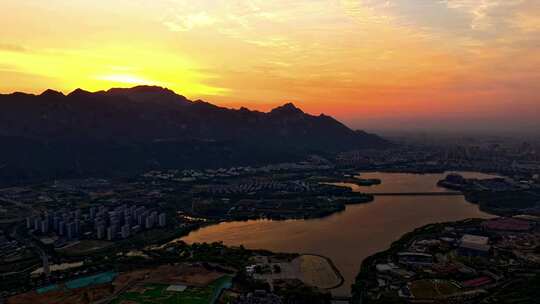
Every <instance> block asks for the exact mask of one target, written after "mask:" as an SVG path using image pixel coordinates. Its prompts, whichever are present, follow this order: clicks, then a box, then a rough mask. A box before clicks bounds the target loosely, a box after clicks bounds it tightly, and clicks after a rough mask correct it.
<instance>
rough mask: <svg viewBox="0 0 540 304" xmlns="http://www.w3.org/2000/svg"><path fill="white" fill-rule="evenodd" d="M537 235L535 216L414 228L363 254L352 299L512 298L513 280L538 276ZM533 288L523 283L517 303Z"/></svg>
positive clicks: (539, 231) (367, 302)
mask: <svg viewBox="0 0 540 304" xmlns="http://www.w3.org/2000/svg"><path fill="white" fill-rule="evenodd" d="M502 223H507V224H505V225H502ZM512 225H513V226H512ZM518 225H519V226H518ZM516 227H519V230H517V229H518V228H516ZM539 235H540V222H539V221H537V220H521V219H500V218H498V219H491V220H481V219H469V220H463V221H456V222H447V223H438V224H429V225H426V226H423V227H421V228H417V229H415V230H413V231H412V232H409V233H407V234H405V235H403V236H402V237H401V238H400V239H399V240H398V241H396V242H394V243H392V245H391V246H390V247H389V248H388V249H386V250H384V251H381V252H378V253H376V254H374V255H371V256H370V257H367V258H366V259H364V261H363V262H362V265H361V267H360V271H359V273H358V275H357V277H356V279H355V283H354V284H353V286H352V294H353V301H352V303H353V304H359V303H363V304H371V303H374V304H378V303H381V304H382V303H409V302H411V301H416V302H422V301H424V302H438V301H441V302H459V303H479V302H480V301H482V300H483V301H486V302H490V303H501V302H504V303H506V300H508V299H516V298H515V295H516V292H515V288H516V286H518V285H519V284H523V283H525V284H528V283H532V282H538V281H539V280H540V276H539V275H538V273H540V264H539V263H538V261H540V252H539V251H538V248H540V237H539ZM473 242H474V244H473ZM479 242H482V244H480V243H479ZM470 243H471V244H472V245H469V244H470ZM524 244H528V245H524ZM473 245H474V246H473ZM534 261H536V262H534ZM508 286H513V287H512V288H508ZM529 286H530V285H529ZM518 289H519V287H518ZM521 289H523V288H521ZM537 294H538V293H537V292H535V291H530V290H526V289H523V291H522V293H521V294H520V296H519V297H520V298H521V299H522V300H521V302H520V303H533V300H534V299H535V298H536V296H537ZM526 299H528V300H526Z"/></svg>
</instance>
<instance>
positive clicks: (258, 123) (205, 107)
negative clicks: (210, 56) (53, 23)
mask: <svg viewBox="0 0 540 304" xmlns="http://www.w3.org/2000/svg"><path fill="white" fill-rule="evenodd" d="M0 142H3V143H4V146H6V147H7V148H6V149H3V150H2V151H0V160H6V161H3V162H2V163H7V164H8V165H9V167H15V168H18V170H19V169H20V170H23V171H41V169H42V168H41V167H47V168H49V169H50V170H44V171H51V170H52V171H54V172H56V173H55V174H58V175H63V174H64V173H65V172H78V173H80V174H84V172H88V171H96V172H97V171H107V170H110V171H115V170H118V171H124V170H128V171H130V170H131V169H136V170H145V169H148V168H154V167H205V166H227V165H237V164H252V163H269V162H276V161H288V160H297V159H301V158H302V157H305V156H306V155H308V154H333V153H337V152H340V151H346V150H355V149H365V148H384V147H387V146H388V145H389V144H390V143H389V142H387V141H386V140H384V139H382V138H380V137H378V136H377V135H374V134H369V133H366V132H363V131H358V130H352V129H350V128H348V127H347V126H345V125H344V124H342V123H341V122H339V121H337V120H336V119H334V118H333V117H331V116H327V115H318V116H315V115H311V114H307V113H304V112H303V111H302V110H301V109H299V108H297V107H296V106H295V105H294V104H292V103H285V104H284V105H282V106H279V107H276V108H274V109H272V110H271V111H269V112H259V111H253V110H249V109H247V108H241V109H238V110H237V109H229V108H225V107H220V106H216V105H214V104H211V103H208V102H205V101H199V100H197V101H191V100H189V99H188V98H186V97H185V96H182V95H179V94H176V93H175V92H173V91H171V90H169V89H166V88H161V87H155V86H136V87H133V88H128V89H119V88H112V89H109V90H106V91H98V92H93V93H92V92H88V91H84V90H82V89H77V90H74V91H72V92H70V93H69V94H67V95H64V94H63V93H61V92H57V91H54V90H46V91H44V92H43V93H41V94H39V95H34V94H25V93H13V94H7V95H0ZM36 160H40V161H39V162H38V161H36ZM98 169H100V170H98ZM4 171H5V170H4ZM1 174H2V172H0V175H1ZM31 175H32V174H31ZM45 175H47V174H45ZM0 179H1V176H0Z"/></svg>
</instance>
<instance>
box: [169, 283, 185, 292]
mask: <svg viewBox="0 0 540 304" xmlns="http://www.w3.org/2000/svg"><path fill="white" fill-rule="evenodd" d="M186 289H187V286H186V285H171V286H169V287H167V289H166V290H167V291H173V292H182V291H184V290H186Z"/></svg>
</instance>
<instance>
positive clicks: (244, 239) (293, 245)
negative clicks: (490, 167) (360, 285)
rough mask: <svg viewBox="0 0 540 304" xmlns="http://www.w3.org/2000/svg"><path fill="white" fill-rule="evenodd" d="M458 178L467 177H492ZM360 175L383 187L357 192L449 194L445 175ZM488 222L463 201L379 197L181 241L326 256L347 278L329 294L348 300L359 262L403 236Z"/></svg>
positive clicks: (230, 225) (231, 225) (208, 230)
mask: <svg viewBox="0 0 540 304" xmlns="http://www.w3.org/2000/svg"><path fill="white" fill-rule="evenodd" d="M459 173H460V174H462V175H463V176H465V177H467V178H472V177H475V178H490V177H494V176H493V175H487V174H481V173H472V172H459ZM361 176H362V177H363V178H379V179H381V180H382V184H381V185H377V186H371V187H360V186H356V185H351V187H352V188H353V189H354V190H355V191H361V192H371V193H376V192H392V193H394V192H442V191H447V190H445V189H443V188H439V187H437V185H436V184H437V182H438V181H439V180H440V179H442V178H444V177H445V176H446V174H422V175H420V174H405V173H379V172H374V173H365V174H364V173H363V174H361ZM489 217H492V216H491V215H489V214H487V213H484V212H482V211H480V210H479V209H478V206H476V205H474V204H470V203H468V202H467V201H466V200H465V198H464V197H463V196H442V195H441V196H381V197H376V198H375V200H374V201H373V202H371V203H368V204H360V205H348V206H347V208H346V209H345V211H343V212H341V213H337V214H333V215H331V216H328V217H325V218H322V219H311V220H287V221H271V220H252V221H245V222H227V223H221V224H217V225H213V226H208V227H205V228H203V229H200V230H197V231H193V232H192V233H190V234H189V235H188V236H186V237H184V238H182V240H184V241H185V242H187V243H196V242H199V243H200V242H216V241H222V242H223V243H224V244H226V245H233V246H234V245H244V246H245V247H247V248H251V249H268V250H271V251H275V252H297V253H313V254H319V255H324V256H327V257H329V258H331V259H332V260H333V261H334V264H335V265H336V266H337V267H338V269H339V270H340V271H341V273H342V275H343V277H344V278H345V284H344V285H343V286H342V287H340V288H338V289H335V290H333V291H332V292H333V293H334V294H335V295H343V296H347V295H349V294H350V285H351V284H352V283H353V282H354V278H355V276H356V274H357V272H358V270H359V269H360V265H361V263H362V260H363V259H364V258H366V257H368V256H370V255H372V254H374V253H376V252H379V251H383V250H385V249H387V248H388V247H389V246H390V244H391V243H392V242H393V241H395V240H397V239H399V238H400V237H401V236H402V235H403V234H405V233H406V232H409V231H412V230H414V229H415V228H417V227H420V226H423V225H427V224H429V223H436V222H448V221H457V220H462V219H467V218H489Z"/></svg>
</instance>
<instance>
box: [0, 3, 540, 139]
mask: <svg viewBox="0 0 540 304" xmlns="http://www.w3.org/2000/svg"><path fill="white" fill-rule="evenodd" d="M0 8H1V9H0V92H4V93H7V92H13V91H27V92H35V93H38V92H41V91H43V90H44V89H46V88H54V89H58V90H61V91H64V92H69V91H71V90H73V89H75V88H77V87H82V88H84V89H87V90H100V89H107V88H110V87H128V86H133V85H136V84H155V85H161V86H165V87H169V88H171V89H173V90H175V91H176V92H178V93H180V94H183V95H186V96H187V97H189V98H191V99H198V98H202V99H205V100H208V101H211V102H214V103H217V104H220V105H225V106H234V107H239V106H241V105H243V106H247V107H249V108H255V109H263V110H266V109H269V108H271V107H273V106H275V105H277V104H281V103H283V102H285V101H287V102H288V101H293V102H294V103H295V104H297V105H299V106H301V107H302V108H303V109H304V110H306V111H308V112H311V113H315V114H318V113H320V112H325V113H328V114H331V115H334V116H336V117H338V118H340V119H342V120H344V121H346V122H347V123H348V124H349V125H352V126H354V127H363V128H367V129H385V128H389V129H392V128H400V127H402V126H404V125H407V126H409V127H415V126H416V127H418V128H424V127H427V128H429V127H437V126H444V128H447V129H451V128H454V127H463V126H470V127H471V128H491V127H492V126H497V127H504V126H508V127H509V128H510V127H512V128H514V129H520V128H525V127H536V126H538V127H540V125H539V124H538V122H537V120H539V121H540V101H539V99H538V98H539V96H540V1H536V0H437V1H435V0H433V1H432V0H388V1H383V0H380V1H376V0H341V1H338V0H328V1H322V0H299V1H281V0H276V1H263V0H260V1H258V0H244V1H241V0H236V1H234V0H213V1H212V0H198V1H183V0H115V1H105V0H93V1H89V0H69V1H68V0H48V1H36V0H2V4H0Z"/></svg>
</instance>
